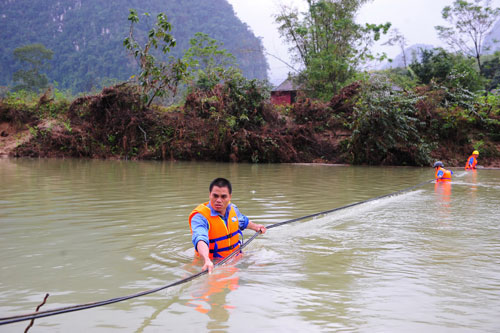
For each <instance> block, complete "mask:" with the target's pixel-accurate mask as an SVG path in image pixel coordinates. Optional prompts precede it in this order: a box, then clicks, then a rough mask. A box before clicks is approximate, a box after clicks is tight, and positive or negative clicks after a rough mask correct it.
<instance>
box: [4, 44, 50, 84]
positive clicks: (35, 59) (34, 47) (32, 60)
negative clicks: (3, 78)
mask: <svg viewBox="0 0 500 333" xmlns="http://www.w3.org/2000/svg"><path fill="white" fill-rule="evenodd" d="M13 54H14V58H15V59H16V60H17V61H20V62H21V63H23V64H25V65H26V66H27V67H28V68H27V69H20V70H18V71H16V72H15V73H14V75H13V80H14V82H21V84H18V85H17V86H15V87H14V90H29V91H35V92H38V91H39V90H40V89H45V88H46V87H47V85H48V79H47V76H46V75H45V74H42V73H41V70H42V69H44V68H47V67H48V66H47V61H49V60H51V59H52V56H53V55H54V52H52V51H51V50H49V49H47V48H45V46H43V45H42V44H29V45H25V46H22V47H18V48H16V49H15V50H14V52H13Z"/></svg>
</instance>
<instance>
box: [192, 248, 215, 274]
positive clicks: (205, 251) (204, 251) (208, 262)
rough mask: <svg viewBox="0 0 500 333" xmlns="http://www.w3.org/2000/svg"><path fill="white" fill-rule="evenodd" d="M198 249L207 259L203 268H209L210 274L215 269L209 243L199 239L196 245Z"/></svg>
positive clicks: (204, 258)
mask: <svg viewBox="0 0 500 333" xmlns="http://www.w3.org/2000/svg"><path fill="white" fill-rule="evenodd" d="M196 250H197V251H198V253H199V254H200V256H201V257H202V258H203V260H204V261H205V263H204V264H203V267H202V268H201V270H202V271H204V270H206V269H208V274H210V273H212V271H213V270H214V263H213V262H212V260H210V256H209V253H210V250H209V248H208V245H207V243H205V242H204V241H199V242H198V244H197V245H196Z"/></svg>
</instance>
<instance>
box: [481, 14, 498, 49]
mask: <svg viewBox="0 0 500 333" xmlns="http://www.w3.org/2000/svg"><path fill="white" fill-rule="evenodd" d="M484 47H485V48H486V49H487V50H486V54H492V53H495V51H499V50H500V21H497V23H495V25H494V26H493V28H492V29H491V31H490V32H489V33H488V35H486V37H485V38H484Z"/></svg>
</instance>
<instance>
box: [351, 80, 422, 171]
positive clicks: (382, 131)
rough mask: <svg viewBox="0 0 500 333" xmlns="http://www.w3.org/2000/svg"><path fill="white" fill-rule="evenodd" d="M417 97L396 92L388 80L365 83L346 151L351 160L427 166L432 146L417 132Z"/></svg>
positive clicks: (354, 161)
mask: <svg viewBox="0 0 500 333" xmlns="http://www.w3.org/2000/svg"><path fill="white" fill-rule="evenodd" d="M418 99H419V98H418V97H417V96H415V95H413V94H406V93H402V92H399V91H394V90H393V89H392V86H391V84H390V83H389V82H387V81H380V80H378V79H374V80H372V81H369V82H365V83H364V85H363V87H362V91H361V94H360V96H359V100H358V102H357V104H356V105H355V108H354V113H353V122H352V123H351V129H352V135H351V138H350V142H349V144H348V145H347V152H348V153H349V155H350V156H351V160H352V163H355V164H372V165H379V164H382V165H428V164H429V163H430V156H429V153H430V145H429V144H427V143H426V142H425V141H424V140H423V139H422V138H421V137H420V134H419V131H418V126H419V120H418V119H417V118H416V113H417V112H416V109H415V104H416V102H417V101H418Z"/></svg>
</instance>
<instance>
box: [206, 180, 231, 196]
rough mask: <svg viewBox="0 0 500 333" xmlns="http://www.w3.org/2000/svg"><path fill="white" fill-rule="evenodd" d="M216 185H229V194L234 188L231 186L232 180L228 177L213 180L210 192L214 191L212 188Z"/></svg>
mask: <svg viewBox="0 0 500 333" xmlns="http://www.w3.org/2000/svg"><path fill="white" fill-rule="evenodd" d="M214 186H217V187H227V189H228V190H229V194H231V193H232V192H233V188H232V187H231V182H230V181H229V180H227V179H226V178H215V179H214V180H212V182H211V183H210V187H209V188H208V190H209V193H212V188H213V187H214Z"/></svg>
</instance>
